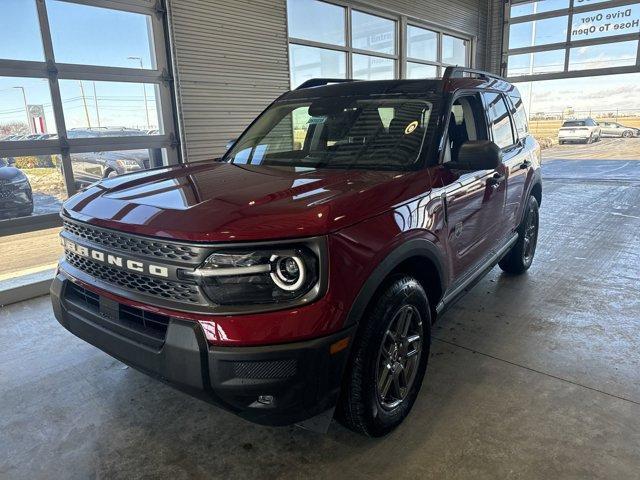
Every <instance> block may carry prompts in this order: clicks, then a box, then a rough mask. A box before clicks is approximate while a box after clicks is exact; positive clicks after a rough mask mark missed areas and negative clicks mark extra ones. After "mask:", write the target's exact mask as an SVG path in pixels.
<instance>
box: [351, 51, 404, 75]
mask: <svg viewBox="0 0 640 480" xmlns="http://www.w3.org/2000/svg"><path fill="white" fill-rule="evenodd" d="M395 63H396V62H395V60H390V59H388V58H381V57H372V56H370V55H353V78H357V79H358V80H392V79H394V78H395Z"/></svg>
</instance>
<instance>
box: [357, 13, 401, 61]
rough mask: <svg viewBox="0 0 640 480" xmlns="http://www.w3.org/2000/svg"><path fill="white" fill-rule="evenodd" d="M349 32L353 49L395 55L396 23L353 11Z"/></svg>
mask: <svg viewBox="0 0 640 480" xmlns="http://www.w3.org/2000/svg"><path fill="white" fill-rule="evenodd" d="M351 30H352V33H351V36H352V46H353V48H357V49H360V50H370V51H372V52H379V53H388V54H390V55H394V54H395V53H396V22H394V21H393V20H388V19H386V18H381V17H376V16H375V15H369V14H368V13H362V12H358V11H357V10H354V11H353V14H352V18H351Z"/></svg>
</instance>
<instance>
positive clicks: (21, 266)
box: [0, 228, 62, 281]
mask: <svg viewBox="0 0 640 480" xmlns="http://www.w3.org/2000/svg"><path fill="white" fill-rule="evenodd" d="M59 232H60V229H59V228H52V229H49V230H41V231H39V232H30V233H23V234H20V235H10V236H8V237H0V252H2V262H0V281H1V280H2V279H4V278H6V277H10V276H19V275H22V274H24V273H25V272H30V271H33V270H34V269H36V270H37V269H42V268H46V267H50V266H51V265H52V264H55V263H57V262H58V259H59V258H60V255H62V246H61V245H60V241H59V240H58V233H59Z"/></svg>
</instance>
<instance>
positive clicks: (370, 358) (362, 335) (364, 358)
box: [336, 275, 431, 437]
mask: <svg viewBox="0 0 640 480" xmlns="http://www.w3.org/2000/svg"><path fill="white" fill-rule="evenodd" d="M361 321H362V322H365V323H364V324H362V325H361V328H360V329H359V331H358V335H357V336H356V339H355V341H354V345H353V350H352V354H351V360H350V364H349V365H350V366H349V369H348V370H347V372H346V373H345V379H344V384H343V388H342V396H341V399H340V402H339V404H338V409H337V411H336V416H337V418H338V420H339V421H340V422H341V423H342V424H343V425H345V426H346V427H347V428H350V429H351V430H353V431H355V432H358V433H361V434H364V435H367V436H371V437H381V436H383V435H386V434H387V433H389V432H390V431H391V430H393V429H394V428H396V427H397V426H398V425H400V423H402V421H403V420H404V419H405V417H406V416H407V415H408V414H409V412H410V411H411V408H412V407H413V403H414V402H415V400H416V397H417V396H418V392H419V391H420V386H421V385H422V379H423V377H424V373H425V370H426V368H427V360H428V357H429V346H430V339H431V337H430V331H431V315H430V310H429V302H428V300H427V295H426V293H425V291H424V289H423V288H422V286H421V285H420V283H419V282H418V281H417V280H415V279H414V278H412V277H409V276H405V275H399V276H396V277H394V278H391V279H390V281H389V282H388V283H387V286H386V287H385V288H384V290H383V291H382V293H381V294H380V295H379V296H377V299H375V300H374V303H373V304H372V308H371V309H370V310H369V312H368V315H366V317H365V318H363V319H362V320H361Z"/></svg>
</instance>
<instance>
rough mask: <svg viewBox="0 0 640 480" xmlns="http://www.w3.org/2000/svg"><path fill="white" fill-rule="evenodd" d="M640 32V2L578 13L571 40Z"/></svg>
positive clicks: (572, 27) (574, 21) (574, 20)
mask: <svg viewBox="0 0 640 480" xmlns="http://www.w3.org/2000/svg"><path fill="white" fill-rule="evenodd" d="M638 32H640V4H635V5H627V6H624V7H615V8H605V9H603V10H597V11H594V12H585V13H576V14H574V15H573V22H572V24H571V40H584V39H587V38H602V37H610V36H612V35H625V34H628V33H638Z"/></svg>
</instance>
